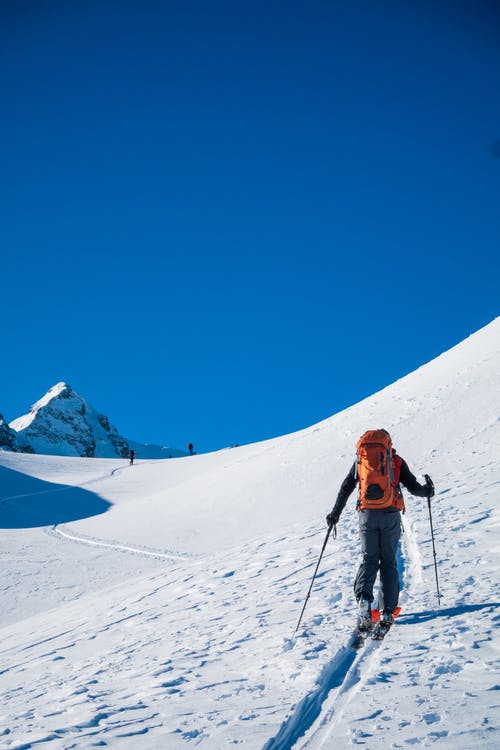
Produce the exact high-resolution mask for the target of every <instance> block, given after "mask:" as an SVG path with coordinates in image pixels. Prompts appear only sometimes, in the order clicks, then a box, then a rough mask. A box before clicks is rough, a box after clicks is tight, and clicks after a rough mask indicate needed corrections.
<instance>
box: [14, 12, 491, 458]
mask: <svg viewBox="0 0 500 750" xmlns="http://www.w3.org/2000/svg"><path fill="white" fill-rule="evenodd" d="M405 6H411V7H405ZM436 6H439V7H436ZM0 72H1V90H2V95H1V111H2V115H1V118H0V143H1V149H2V158H1V176H2V179H1V196H0V222H1V235H0V236H1V244H2V264H1V287H0V299H1V303H2V324H1V330H2V336H1V355H2V367H1V370H0V411H1V412H3V413H4V415H5V417H6V418H7V419H8V420H11V419H13V418H14V417H17V416H19V415H20V414H22V413H24V412H25V411H27V409H28V407H29V406H30V405H31V404H32V403H33V402H34V401H35V400H36V399H37V398H39V397H40V396H41V395H42V394H43V393H44V392H45V391H46V390H47V389H48V388H49V387H50V386H51V385H53V384H54V383H56V382H58V381H60V380H65V381H66V382H68V383H69V384H70V385H71V386H72V387H73V388H74V389H75V390H77V391H78V392H79V393H81V394H82V395H83V396H85V397H86V398H87V399H88V400H89V401H90V402H91V403H92V404H93V405H94V406H96V407H97V408H98V409H101V410H102V411H104V412H105V413H107V414H108V416H109V417H110V420H111V421H112V423H114V424H115V425H116V426H117V427H118V429H119V430H120V432H121V433H122V434H125V435H126V436H128V437H131V438H134V439H137V440H142V441H149V442H161V443H170V444H171V445H174V446H175V447H180V448H185V446H186V443H187V442H188V441H192V442H193V443H194V444H195V448H197V449H198V450H200V451H206V450H213V449H217V448H220V447H223V446H226V445H230V444H233V443H239V444H242V443H246V442H252V441H255V440H259V439H264V438H267V437H272V436H275V435H279V434H284V433H287V432H291V431H293V430H296V429H300V428H302V427H306V426H308V425H310V424H313V423H315V422H317V421H319V420H320V419H323V418H326V417H328V416H330V415H331V414H333V413H335V412H337V411H339V410H340V409H342V408H344V407H346V406H348V405H350V404H352V403H355V402H357V401H359V400H360V399H361V398H363V397H365V396H367V395H369V394H371V393H373V392H374V391H376V390H378V389H379V388H381V387H383V386H385V385H388V384H389V383H391V382H393V381H394V380H395V379H396V378H398V377H400V376H402V375H404V374H406V373H407V372H410V371H412V370H413V369H415V368H416V367H417V366H419V365H420V364H423V363H424V362H426V361H428V360H430V359H432V358H433V357H435V356H436V355H437V354H439V353H441V352H442V351H443V350H445V349H447V348H449V347H450V346H452V345H454V344H455V343H458V341H460V340H461V339H463V338H464V337H466V336H467V335H469V334H470V333H472V332H473V331H474V330H476V329H477V328H479V327H481V326H483V325H485V324H487V323H488V322H490V320H492V319H493V318H494V317H495V316H496V315H498V313H499V310H498V299H499V273H498V272H499V255H500V252H499V251H500V210H499V209H500V147H499V142H500V95H499V92H500V5H499V4H498V3H496V2H486V1H483V0H478V1H477V2H474V3H469V2H465V1H463V2H460V0H456V1H455V2H440V3H436V2H430V1H429V2H426V1H425V0H424V1H423V2H419V3H401V2H397V1H396V0H394V2H379V3H373V2H371V1H368V0H366V1H362V2H356V1H354V2H351V3H345V2H336V1H334V0H331V1H330V2H327V1H326V0H325V1H323V2H320V1H318V0H310V1H308V2H274V1H273V0H266V2H261V1H260V0H256V1H254V2H251V3H249V2H239V0H231V1H228V2H218V0H214V2H205V1H202V0H197V1H194V2H189V0H187V2H185V1H182V2H181V0H179V1H178V2H169V0H134V1H131V0H128V1H127V0H104V1H102V0H100V1H99V2H97V1H96V0H86V1H85V2H78V1H77V0H74V1H72V2H63V1H62V0H60V1H59V2H56V1H51V0H36V1H35V0H32V1H31V2H28V1H24V2H21V1H20V0H4V1H3V2H2V3H1V5H0Z"/></svg>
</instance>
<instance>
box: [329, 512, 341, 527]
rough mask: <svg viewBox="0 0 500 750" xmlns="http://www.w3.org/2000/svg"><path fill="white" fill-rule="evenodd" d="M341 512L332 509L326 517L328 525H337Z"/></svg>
mask: <svg viewBox="0 0 500 750" xmlns="http://www.w3.org/2000/svg"><path fill="white" fill-rule="evenodd" d="M339 515H340V514H339V513H337V511H335V510H332V511H330V513H329V514H328V515H327V517H326V523H327V525H328V526H336V525H337V524H338V522H339Z"/></svg>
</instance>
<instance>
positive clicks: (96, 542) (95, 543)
mask: <svg viewBox="0 0 500 750" xmlns="http://www.w3.org/2000/svg"><path fill="white" fill-rule="evenodd" d="M52 531H53V532H54V534H56V535H57V536H60V537H62V538H63V539H69V540H70V541H72V542H78V543H80V544H88V545H90V546H91V547H101V548H102V549H112V550H115V551H116V552H131V553H132V554H136V555H145V556H146V557H156V558H158V559H159V560H185V559H186V558H187V557H189V555H187V554H186V555H181V554H178V553H175V552H159V551H156V550H148V549H145V548H143V547H133V546H132V545H126V544H120V543H119V542H110V541H104V540H103V539H91V538H89V537H84V536H82V535H81V534H72V533H71V532H68V531H66V530H64V529H63V528H62V527H61V526H60V525H59V524H56V525H55V526H53V527H52Z"/></svg>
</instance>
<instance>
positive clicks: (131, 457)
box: [129, 451, 135, 466]
mask: <svg viewBox="0 0 500 750" xmlns="http://www.w3.org/2000/svg"><path fill="white" fill-rule="evenodd" d="M134 458H135V451H130V462H129V466H133V465H134Z"/></svg>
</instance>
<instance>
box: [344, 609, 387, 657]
mask: <svg viewBox="0 0 500 750" xmlns="http://www.w3.org/2000/svg"><path fill="white" fill-rule="evenodd" d="M379 619H380V612H379V611H378V609H372V622H371V625H370V627H368V628H367V627H363V628H361V627H360V623H359V622H358V624H357V625H356V627H355V628H354V633H353V636H352V641H351V646H352V648H353V649H355V650H356V651H359V649H360V648H363V646H364V645H365V642H366V640H367V638H368V636H369V635H370V634H371V633H372V632H373V628H374V627H375V625H376V623H377V622H378V621H379Z"/></svg>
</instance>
